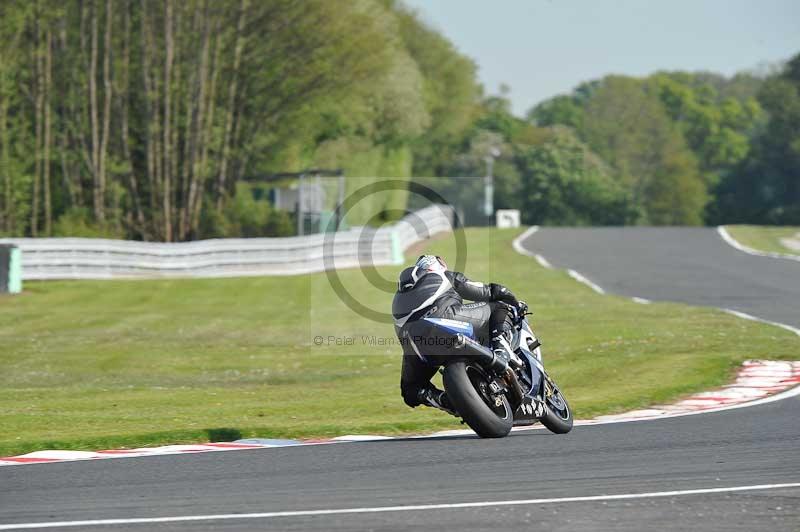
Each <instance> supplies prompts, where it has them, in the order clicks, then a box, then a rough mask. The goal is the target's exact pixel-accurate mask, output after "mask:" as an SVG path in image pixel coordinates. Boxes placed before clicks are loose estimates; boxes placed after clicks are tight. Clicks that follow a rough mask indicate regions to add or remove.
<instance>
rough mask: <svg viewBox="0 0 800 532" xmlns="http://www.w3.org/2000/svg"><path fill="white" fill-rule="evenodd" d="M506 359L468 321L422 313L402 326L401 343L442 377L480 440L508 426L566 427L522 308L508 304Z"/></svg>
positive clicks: (567, 413) (565, 409) (566, 416)
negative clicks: (508, 350) (510, 321)
mask: <svg viewBox="0 0 800 532" xmlns="http://www.w3.org/2000/svg"><path fill="white" fill-rule="evenodd" d="M512 311H513V322H514V327H513V329H512V337H511V339H510V342H509V343H510V344H511V347H512V350H513V355H512V356H511V359H510V360H505V359H504V357H498V356H497V355H496V354H495V353H494V352H493V351H492V350H491V349H489V348H488V347H487V346H485V345H482V344H481V343H480V342H478V340H477V339H476V337H475V331H474V329H473V327H472V324H470V323H467V322H463V321H458V320H452V319H447V318H434V317H425V318H422V319H420V320H418V321H415V322H413V323H409V324H407V326H406V332H405V335H406V341H409V342H411V346H412V347H413V349H414V351H415V352H416V354H417V355H418V356H419V357H420V358H422V359H423V360H424V361H426V362H428V363H430V364H436V365H439V366H442V368H441V369H440V371H441V373H442V380H443V382H444V388H445V391H446V392H447V396H448V398H449V399H450V403H451V404H452V405H453V407H454V408H455V410H456V412H457V414H458V415H459V416H460V417H461V418H462V419H463V421H464V422H465V423H466V424H467V425H469V427H470V428H471V429H472V430H474V431H475V433H476V434H478V436H480V437H482V438H502V437H504V436H506V435H507V434H508V433H509V432H510V431H511V428H512V427H514V426H525V425H533V424H535V423H537V422H540V423H541V424H542V425H544V426H545V427H547V428H548V429H549V430H550V431H551V432H554V433H556V434H566V433H567V432H569V431H570V430H572V424H573V419H572V410H570V407H569V405H568V404H567V400H566V399H565V398H564V395H563V393H561V390H560V389H559V387H558V385H556V383H555V381H554V380H553V379H552V378H551V377H550V376H549V375H548V374H547V372H546V371H545V369H544V365H543V364H542V349H541V342H539V340H538V338H537V337H536V335H535V334H534V333H533V330H532V329H531V327H530V324H529V323H528V320H527V318H526V316H528V315H530V313H529V312H528V306H527V305H526V304H525V303H524V302H520V304H519V306H518V307H512Z"/></svg>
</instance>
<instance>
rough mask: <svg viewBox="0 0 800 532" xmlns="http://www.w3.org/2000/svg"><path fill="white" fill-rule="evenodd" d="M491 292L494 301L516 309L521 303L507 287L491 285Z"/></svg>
mask: <svg viewBox="0 0 800 532" xmlns="http://www.w3.org/2000/svg"><path fill="white" fill-rule="evenodd" d="M489 290H491V292H492V301H502V302H503V303H507V304H509V305H511V306H513V307H514V308H517V307H518V306H519V301H517V298H516V297H515V296H514V294H513V293H512V292H511V290H509V289H508V288H506V287H505V286H503V285H501V284H497V283H490V284H489Z"/></svg>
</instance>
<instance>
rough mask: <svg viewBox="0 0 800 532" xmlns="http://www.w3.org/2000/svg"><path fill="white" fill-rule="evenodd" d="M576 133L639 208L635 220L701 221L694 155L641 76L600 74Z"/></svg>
mask: <svg viewBox="0 0 800 532" xmlns="http://www.w3.org/2000/svg"><path fill="white" fill-rule="evenodd" d="M580 133H581V136H582V138H583V139H584V140H585V141H586V143H587V144H588V145H589V146H590V147H591V148H592V149H593V150H594V151H595V152H597V153H598V155H600V156H601V157H602V158H603V159H604V160H606V161H608V162H609V163H610V164H611V165H612V166H613V167H614V169H615V174H616V176H617V179H619V180H620V183H621V184H622V185H623V186H624V187H625V188H626V189H627V190H629V191H630V193H631V196H632V199H633V202H634V203H635V204H636V205H638V206H641V207H642V213H643V217H642V219H640V220H639V223H655V224H685V225H696V224H699V223H700V222H701V221H702V212H703V208H704V206H705V203H706V200H707V198H706V194H705V185H704V184H703V182H702V178H701V176H700V174H699V171H698V168H697V163H696V161H695V159H694V156H693V154H692V153H691V152H690V151H689V150H688V148H687V146H686V143H685V141H684V139H683V136H682V135H681V132H680V131H679V130H678V129H677V127H676V126H675V125H674V124H673V123H672V121H671V120H670V118H669V116H668V115H667V113H666V111H665V109H664V107H663V106H662V105H661V102H660V100H659V99H658V97H657V96H656V95H653V94H651V93H648V92H647V91H646V90H645V88H644V86H643V84H642V83H641V82H640V81H639V80H636V79H633V78H627V77H621V76H609V77H606V78H604V79H603V82H602V83H601V84H600V86H599V87H598V88H597V89H596V90H595V91H594V92H593V94H592V96H591V97H590V99H589V101H588V103H587V105H586V109H585V113H584V119H583V128H582V130H581V131H580ZM659 181H661V182H659Z"/></svg>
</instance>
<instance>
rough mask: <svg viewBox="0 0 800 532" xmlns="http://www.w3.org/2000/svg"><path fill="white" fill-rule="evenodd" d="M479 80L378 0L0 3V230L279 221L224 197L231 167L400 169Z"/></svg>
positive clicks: (236, 226)
mask: <svg viewBox="0 0 800 532" xmlns="http://www.w3.org/2000/svg"><path fill="white" fill-rule="evenodd" d="M480 93H481V89H480V86H479V85H478V83H477V81H476V76H475V66H474V64H473V63H472V62H471V61H470V60H469V59H467V58H465V57H463V56H461V55H460V54H459V53H458V52H457V51H456V50H455V49H454V48H453V46H452V45H451V44H450V43H449V42H448V41H447V40H446V39H444V38H443V37H442V36H441V35H439V34H438V33H436V32H435V31H433V30H431V29H430V28H428V27H427V26H425V25H424V24H422V23H421V22H420V21H419V20H418V18H417V17H416V15H414V14H413V13H411V12H410V11H408V10H406V9H405V8H404V7H403V6H402V5H398V4H395V2H393V1H390V0H354V1H348V2H330V1H327V0H302V1H300V0H259V1H255V0H181V1H178V0H68V1H66V2H64V1H56V0H35V1H28V0H8V1H5V2H2V3H0V233H2V234H7V235H30V236H48V235H61V234H87V235H98V236H99V235H109V236H120V237H128V238H137V239H144V240H162V241H178V240H188V239H194V238H202V237H209V236H225V235H236V234H241V233H242V231H243V230H242V228H243V227H250V228H251V229H252V228H253V227H257V226H259V225H263V226H264V227H265V228H267V229H265V230H264V232H265V233H266V234H283V233H286V232H288V231H290V230H291V229H290V228H291V224H290V223H288V218H287V215H286V214H284V213H277V212H271V209H270V208H269V207H268V206H265V205H263V203H262V204H258V205H256V204H254V203H253V202H252V201H250V200H248V199H247V198H238V199H237V194H247V193H248V190H247V188H246V187H243V186H238V185H241V183H242V181H243V180H244V179H245V178H246V177H248V176H253V175H264V174H270V173H274V172H280V171H287V170H299V169H301V168H304V167H308V166H314V165H321V166H343V167H344V168H345V170H346V171H348V172H349V173H350V174H351V175H372V176H376V175H399V176H403V175H405V176H408V175H410V173H411V172H412V159H413V155H412V153H413V152H414V151H416V152H418V153H419V157H417V158H416V159H414V160H416V161H417V163H418V164H422V161H424V160H426V158H427V159H428V160H430V159H432V158H435V157H437V155H436V154H437V151H436V149H435V146H436V145H437V144H442V143H446V142H447V139H448V138H450V137H452V136H456V137H457V136H458V135H459V134H460V132H461V130H463V129H465V128H466V127H467V126H468V125H469V124H470V121H471V116H472V114H473V111H474V109H475V107H476V105H477V103H478V102H479V99H480ZM237 191H238V192H237ZM385 201H386V202H390V201H391V198H388V197H387V198H385ZM244 232H245V233H252V232H253V231H252V230H250V231H244ZM255 232H256V233H258V231H255Z"/></svg>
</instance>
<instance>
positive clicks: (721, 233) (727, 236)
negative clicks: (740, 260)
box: [717, 225, 800, 262]
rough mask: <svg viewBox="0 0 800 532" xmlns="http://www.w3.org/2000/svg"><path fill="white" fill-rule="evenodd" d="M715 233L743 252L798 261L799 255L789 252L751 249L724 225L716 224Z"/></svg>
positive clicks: (799, 260) (799, 259)
mask: <svg viewBox="0 0 800 532" xmlns="http://www.w3.org/2000/svg"><path fill="white" fill-rule="evenodd" d="M717 233H718V234H719V236H720V237H722V240H724V241H725V242H726V243H727V244H728V245H730V246H731V247H733V248H735V249H738V250H739V251H741V252H743V253H747V254H748V255H755V256H756V257H770V258H772V259H787V260H794V261H798V262H800V255H791V254H789V253H775V252H772V251H760V250H757V249H753V248H751V247H748V246H745V245H744V244H742V243H741V242H739V241H738V240H736V239H735V238H733V236H732V235H731V234H730V233H729V232H728V230H727V229H726V228H725V226H724V225H719V226H717Z"/></svg>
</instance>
